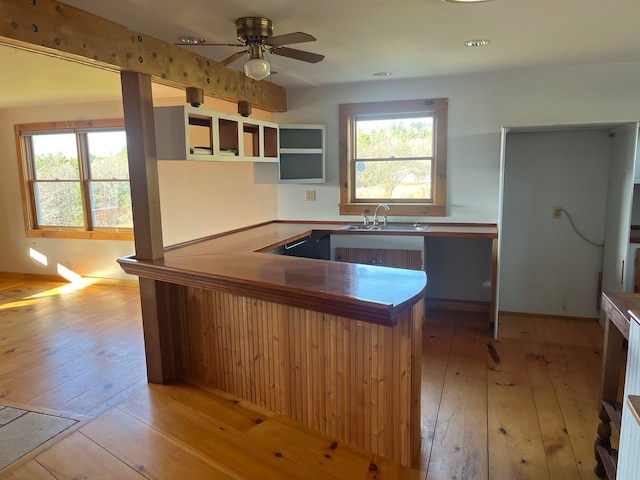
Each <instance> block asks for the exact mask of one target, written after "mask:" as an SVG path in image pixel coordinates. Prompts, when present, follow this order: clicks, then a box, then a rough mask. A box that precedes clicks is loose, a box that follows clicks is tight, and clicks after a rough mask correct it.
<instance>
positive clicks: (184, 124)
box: [153, 105, 278, 162]
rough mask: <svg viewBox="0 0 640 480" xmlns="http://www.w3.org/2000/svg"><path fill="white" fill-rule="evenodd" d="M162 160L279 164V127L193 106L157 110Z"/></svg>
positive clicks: (157, 137)
mask: <svg viewBox="0 0 640 480" xmlns="http://www.w3.org/2000/svg"><path fill="white" fill-rule="evenodd" d="M153 111H154V121H155V129H156V148H157V154H158V160H204V161H244V162H277V161H278V124H276V123H273V122H266V121H262V120H253V119H249V118H244V117H240V116H236V115H227V114H223V113H218V112H213V111H209V110H203V109H201V108H196V107H192V106H190V105H179V106H172V107H156V108H154V109H153Z"/></svg>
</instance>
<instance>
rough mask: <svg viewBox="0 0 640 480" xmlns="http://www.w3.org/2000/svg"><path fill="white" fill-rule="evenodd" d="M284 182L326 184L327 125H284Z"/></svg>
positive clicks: (281, 131)
mask: <svg viewBox="0 0 640 480" xmlns="http://www.w3.org/2000/svg"><path fill="white" fill-rule="evenodd" d="M279 180H280V183H324V182H325V126H324V125H280V176H279Z"/></svg>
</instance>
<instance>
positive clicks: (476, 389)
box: [425, 312, 490, 480]
mask: <svg viewBox="0 0 640 480" xmlns="http://www.w3.org/2000/svg"><path fill="white" fill-rule="evenodd" d="M445 318H446V321H453V322H455V333H454V339H453V345H452V347H451V352H450V354H449V361H448V364H447V372H446V377H445V382H444V390H443V393H442V399H441V401H440V409H439V412H438V419H437V424H436V429H435V437H434V440H433V448H432V451H431V457H430V461H429V466H428V472H427V479H441V478H457V479H461V480H463V479H465V480H471V479H482V478H487V472H488V467H487V461H488V458H487V444H486V442H487V394H486V391H487V371H486V359H485V357H486V343H487V339H488V338H489V333H490V332H488V331H487V330H486V329H485V326H486V322H484V321H481V320H479V317H478V315H477V314H476V315H469V314H466V315H462V314H460V313H458V312H447V313H446V317H445ZM425 388H428V387H425Z"/></svg>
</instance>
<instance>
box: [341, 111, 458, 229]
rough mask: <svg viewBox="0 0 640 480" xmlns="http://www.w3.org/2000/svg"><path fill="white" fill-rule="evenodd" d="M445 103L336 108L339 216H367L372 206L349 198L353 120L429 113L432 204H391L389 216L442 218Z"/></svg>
mask: <svg viewBox="0 0 640 480" xmlns="http://www.w3.org/2000/svg"><path fill="white" fill-rule="evenodd" d="M448 103H449V102H448V99H447V98H435V99H423V100H401V101H392V102H370V103H346V104H340V106H339V126H338V128H339V137H338V138H339V150H340V153H339V175H340V215H360V214H363V213H364V214H371V213H373V211H374V210H375V208H376V206H377V205H378V203H379V202H378V201H376V202H355V201H353V197H352V193H353V192H352V185H353V171H352V169H351V165H350V162H349V160H350V157H351V154H350V152H351V148H352V146H353V145H354V143H355V141H354V128H353V125H354V122H353V119H354V117H356V116H358V115H366V114H396V113H418V112H423V113H429V114H433V116H434V132H435V142H434V149H435V152H434V157H435V166H434V177H433V180H432V182H433V184H432V189H433V195H432V197H433V201H432V202H430V203H427V202H424V203H401V202H398V201H397V200H396V201H389V203H390V204H391V203H393V205H392V206H393V215H399V216H428V217H444V216H445V215H446V186H447V123H448Z"/></svg>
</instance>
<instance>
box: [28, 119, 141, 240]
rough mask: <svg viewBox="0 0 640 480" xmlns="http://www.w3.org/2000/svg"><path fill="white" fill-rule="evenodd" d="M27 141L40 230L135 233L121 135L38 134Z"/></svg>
mask: <svg viewBox="0 0 640 480" xmlns="http://www.w3.org/2000/svg"><path fill="white" fill-rule="evenodd" d="M25 138H26V140H27V141H30V146H31V148H28V149H27V151H29V152H30V159H29V160H30V163H31V165H32V168H31V170H32V177H33V178H32V185H33V196H34V202H35V205H34V206H35V210H36V216H37V223H38V226H43V227H77V228H88V229H90V230H92V229H94V228H132V227H133V217H132V213H131V193H130V187H129V170H128V163H127V145H126V136H125V132H124V130H123V129H118V130H99V131H78V132H75V133H67V132H64V133H59V132H58V133H42V132H38V133H33V134H29V135H25ZM85 212H89V213H88V215H90V218H85V216H86V214H85Z"/></svg>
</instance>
